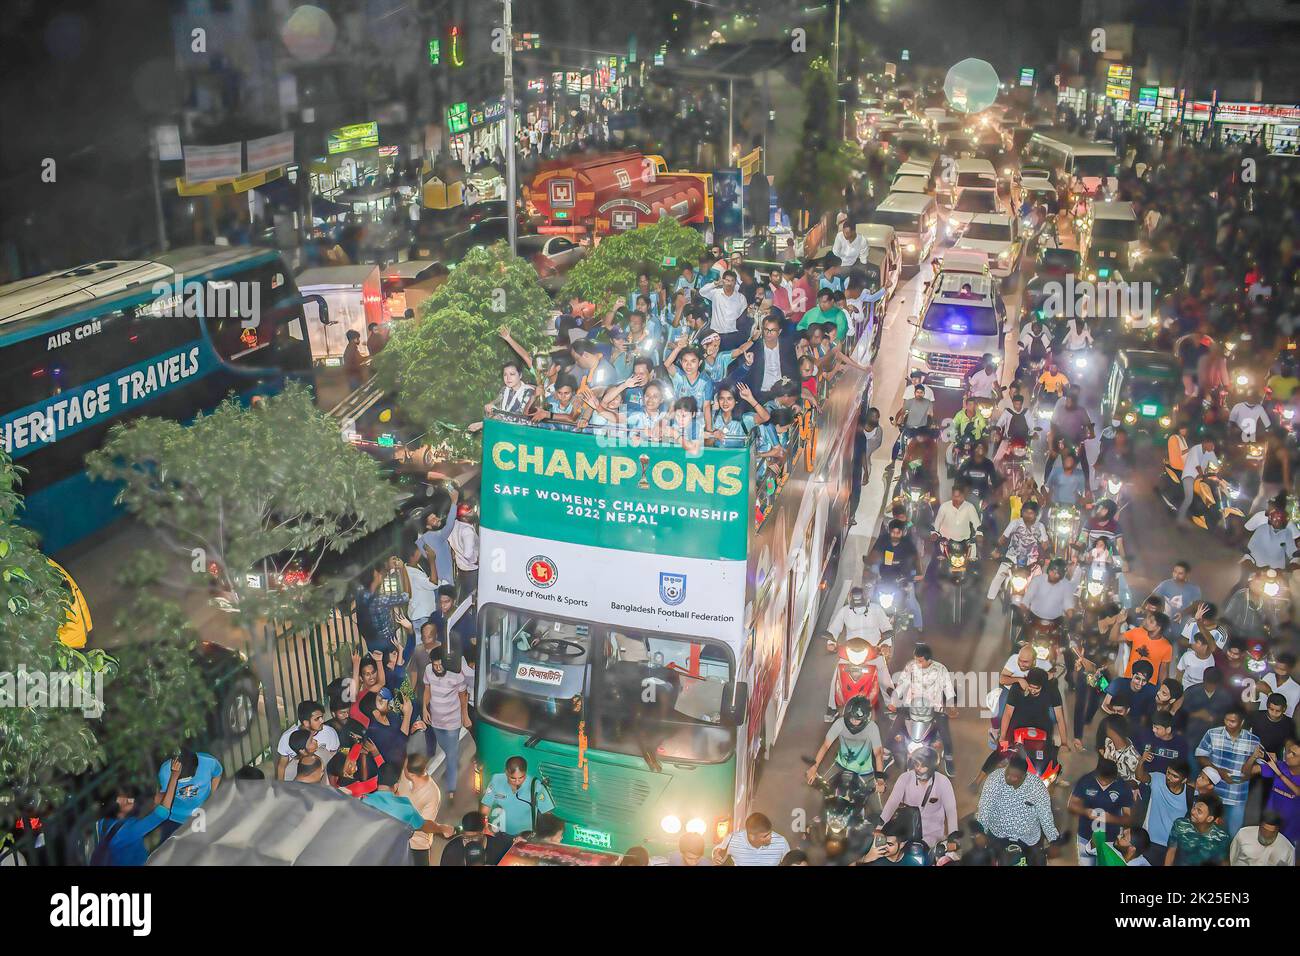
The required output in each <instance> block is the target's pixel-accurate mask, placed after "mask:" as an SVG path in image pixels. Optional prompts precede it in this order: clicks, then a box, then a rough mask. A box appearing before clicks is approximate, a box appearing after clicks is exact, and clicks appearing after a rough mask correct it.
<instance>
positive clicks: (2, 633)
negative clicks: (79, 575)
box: [0, 451, 110, 832]
mask: <svg viewBox="0 0 1300 956" xmlns="http://www.w3.org/2000/svg"><path fill="white" fill-rule="evenodd" d="M19 482H20V479H19V476H18V470H17V469H16V468H15V467H14V464H13V462H12V461H11V460H10V458H9V456H8V455H6V454H5V453H4V452H3V451H0V827H3V829H4V831H5V832H8V830H9V828H10V826H11V825H12V824H13V822H14V820H15V819H17V818H18V817H19V816H21V815H22V814H23V813H24V812H27V811H37V812H40V811H43V808H45V807H47V806H52V805H57V804H58V803H60V802H61V801H62V800H63V799H64V798H65V797H66V795H67V783H68V781H69V780H71V779H72V778H73V777H74V776H75V775H77V774H80V773H84V772H85V771H87V770H89V769H90V768H91V767H93V766H95V765H96V764H98V763H99V762H100V761H101V760H102V759H103V752H102V749H101V747H100V745H99V742H98V740H97V739H96V737H95V733H94V730H93V728H92V725H91V722H90V720H88V719H87V712H86V709H79V708H77V707H68V706H62V707H61V706H50V704H51V703H58V701H50V700H49V699H48V698H45V699H42V698H40V697H35V699H33V697H34V695H33V694H31V693H29V692H31V691H34V690H35V689H36V686H37V685H36V684H35V682H36V681H42V682H45V683H44V686H45V687H46V688H47V689H48V688H49V687H50V686H51V685H50V683H49V682H50V681H51V680H52V679H54V680H62V679H65V676H66V679H69V680H72V681H75V682H76V683H77V685H78V686H79V687H81V688H82V689H83V690H84V691H85V692H86V693H87V694H90V695H96V694H99V693H100V692H101V688H102V679H103V674H104V672H105V671H106V670H107V669H108V667H109V665H110V660H109V658H107V656H106V655H105V654H104V653H103V652H102V651H97V652H92V653H83V652H81V651H79V650H75V649H73V648H70V647H67V646H66V645H64V644H62V643H60V641H59V628H60V627H62V626H63V624H64V622H65V621H66V620H67V615H68V610H69V608H70V607H71V595H70V593H69V591H68V589H67V587H66V585H65V583H64V580H63V576H62V575H61V574H60V573H59V572H58V571H57V570H56V569H55V568H54V567H53V566H52V565H51V564H50V563H49V562H48V560H47V559H46V557H45V555H43V554H41V552H40V549H39V548H38V546H37V539H36V536H35V535H34V534H33V533H32V532H31V531H29V530H27V529H26V528H24V527H22V526H21V525H19V524H18V520H17V519H18V514H19V511H20V509H21V508H22V495H21V494H20V493H19ZM83 700H85V702H87V703H89V704H90V708H89V709H90V710H91V711H92V712H93V710H94V705H93V698H84V699H83ZM73 702H74V703H75V702H76V701H73Z"/></svg>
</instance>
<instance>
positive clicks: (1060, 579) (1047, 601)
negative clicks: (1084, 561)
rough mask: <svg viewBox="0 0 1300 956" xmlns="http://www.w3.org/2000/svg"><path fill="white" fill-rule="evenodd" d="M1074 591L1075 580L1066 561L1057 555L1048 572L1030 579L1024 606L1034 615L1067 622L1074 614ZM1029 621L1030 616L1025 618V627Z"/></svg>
mask: <svg viewBox="0 0 1300 956" xmlns="http://www.w3.org/2000/svg"><path fill="white" fill-rule="evenodd" d="M1074 591H1075V587H1074V583H1073V582H1071V581H1070V580H1069V579H1068V578H1067V577H1066V576H1065V561H1064V560H1063V559H1061V558H1053V559H1052V560H1051V561H1049V562H1048V564H1047V573H1046V574H1037V575H1035V576H1034V577H1033V578H1031V579H1030V581H1029V586H1028V587H1026V588H1025V596H1024V598H1023V599H1022V600H1021V602H1020V608H1021V610H1022V611H1023V612H1025V613H1026V614H1028V615H1029V618H1030V619H1035V618H1036V619H1037V620H1040V621H1048V622H1053V623H1058V624H1065V623H1068V622H1069V621H1070V620H1071V619H1072V618H1073V617H1074ZM1028 624H1029V620H1022V626H1023V627H1027V626H1028Z"/></svg>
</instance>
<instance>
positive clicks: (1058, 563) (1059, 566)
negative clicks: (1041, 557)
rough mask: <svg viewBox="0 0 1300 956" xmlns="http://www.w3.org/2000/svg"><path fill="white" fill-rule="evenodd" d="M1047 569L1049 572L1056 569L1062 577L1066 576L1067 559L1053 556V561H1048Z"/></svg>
mask: <svg viewBox="0 0 1300 956" xmlns="http://www.w3.org/2000/svg"><path fill="white" fill-rule="evenodd" d="M1047 570H1048V573H1051V572H1052V571H1055V572H1056V573H1057V574H1059V575H1061V577H1065V559H1064V558H1052V560H1051V561H1049V562H1047Z"/></svg>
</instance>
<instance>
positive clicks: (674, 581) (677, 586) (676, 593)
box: [659, 571, 686, 605]
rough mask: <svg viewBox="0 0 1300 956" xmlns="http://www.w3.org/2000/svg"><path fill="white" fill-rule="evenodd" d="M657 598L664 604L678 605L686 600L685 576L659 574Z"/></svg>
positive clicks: (666, 573)
mask: <svg viewBox="0 0 1300 956" xmlns="http://www.w3.org/2000/svg"><path fill="white" fill-rule="evenodd" d="M659 598H660V600H662V601H663V602H664V603H665V604H669V605H678V604H681V603H682V602H683V601H685V600H686V575H684V574H671V573H669V572H668V571H660V572H659Z"/></svg>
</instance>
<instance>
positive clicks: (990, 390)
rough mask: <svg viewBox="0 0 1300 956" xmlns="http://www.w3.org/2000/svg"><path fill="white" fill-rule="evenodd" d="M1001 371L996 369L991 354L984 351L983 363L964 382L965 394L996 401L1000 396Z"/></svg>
mask: <svg viewBox="0 0 1300 956" xmlns="http://www.w3.org/2000/svg"><path fill="white" fill-rule="evenodd" d="M1001 379H1002V373H1000V372H999V371H998V367H997V364H996V363H995V362H994V361H993V356H992V355H991V354H990V353H988V352H985V353H984V359H983V363H982V364H981V365H980V367H979V368H977V369H976V370H975V371H974V372H972V373H971V375H970V378H969V379H967V382H966V394H968V395H970V396H971V398H989V399H992V400H993V401H997V400H998V399H999V398H1001V397H1002V381H1001Z"/></svg>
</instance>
